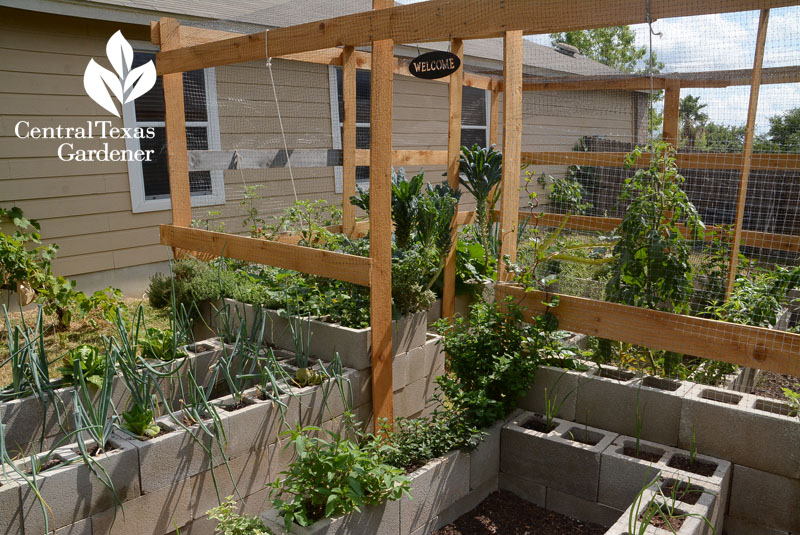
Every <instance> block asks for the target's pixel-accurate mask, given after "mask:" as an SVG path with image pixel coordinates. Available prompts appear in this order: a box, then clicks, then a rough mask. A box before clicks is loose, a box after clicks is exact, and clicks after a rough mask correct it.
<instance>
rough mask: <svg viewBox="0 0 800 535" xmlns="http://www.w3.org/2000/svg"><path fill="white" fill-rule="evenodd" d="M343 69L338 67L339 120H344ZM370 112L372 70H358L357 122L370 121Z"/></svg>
mask: <svg viewBox="0 0 800 535" xmlns="http://www.w3.org/2000/svg"><path fill="white" fill-rule="evenodd" d="M342 83H343V82H342V69H341V68H338V67H337V68H336V95H337V96H338V97H339V121H341V122H344V98H343V97H342ZM369 114H370V71H360V70H357V71H356V122H357V123H368V122H369Z"/></svg>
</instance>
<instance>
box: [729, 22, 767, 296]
mask: <svg viewBox="0 0 800 535" xmlns="http://www.w3.org/2000/svg"><path fill="white" fill-rule="evenodd" d="M768 24H769V9H764V10H762V11H761V16H760V17H759V20H758V35H757V37H756V54H755V59H754V60H753V80H752V84H751V85H750V103H749V105H748V107H747V126H746V129H745V133H744V150H743V152H744V159H743V161H742V177H741V180H740V181H739V198H738V200H737V202H736V222H735V223H734V226H733V243H732V244H731V260H730V263H729V265H728V281H727V285H726V286H725V298H726V299H727V298H728V297H730V295H731V292H733V286H734V283H735V282H736V272H737V268H738V266H739V244H740V243H741V241H742V224H743V223H744V209H745V204H746V202H747V182H748V179H749V177H750V168H751V165H752V161H751V160H752V156H753V138H754V137H755V129H756V111H757V110H758V92H759V89H760V88H761V66H762V65H763V63H764V46H765V45H766V42H767V26H768Z"/></svg>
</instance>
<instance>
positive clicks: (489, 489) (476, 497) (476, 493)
mask: <svg viewBox="0 0 800 535" xmlns="http://www.w3.org/2000/svg"><path fill="white" fill-rule="evenodd" d="M497 486H498V477H497V474H495V475H494V477H492V478H490V479H488V480H486V481H484V482H483V483H481V484H480V485H479V486H478V487H475V488H473V489H471V490H470V491H469V493H468V494H467V495H466V496H464V497H463V498H461V499H460V500H458V501H457V502H456V503H454V504H453V505H451V506H450V507H448V508H447V509H445V510H444V511H442V512H440V513H439V516H438V518H437V519H436V528H435V529H440V528H441V527H442V526H446V525H447V524H450V523H452V522H455V521H456V520H457V519H459V518H460V517H461V516H463V515H465V514H467V513H469V512H470V511H472V510H473V509H475V508H476V507H478V505H480V503H481V502H482V501H483V500H485V499H486V498H487V497H488V496H489V494H491V493H493V492H494V491H496V490H497Z"/></svg>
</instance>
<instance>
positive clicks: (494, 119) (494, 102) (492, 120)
mask: <svg viewBox="0 0 800 535" xmlns="http://www.w3.org/2000/svg"><path fill="white" fill-rule="evenodd" d="M499 85H500V84H498V83H497V82H496V81H495V82H494V83H492V93H491V101H490V103H489V105H490V109H489V146H490V147H491V146H492V145H497V134H498V131H499V130H500V88H499V87H498V86H499Z"/></svg>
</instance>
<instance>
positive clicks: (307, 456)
mask: <svg viewBox="0 0 800 535" xmlns="http://www.w3.org/2000/svg"><path fill="white" fill-rule="evenodd" d="M318 433H324V435H323V436H325V437H327V439H326V438H321V437H320V436H317V435H316V434H318ZM283 434H285V435H288V436H289V442H290V444H291V445H292V446H293V447H294V450H295V454H296V458H295V460H294V461H293V462H292V464H291V465H290V466H289V468H288V469H287V470H286V471H284V472H281V476H283V477H282V478H281V479H278V480H277V481H275V482H274V483H273V484H272V490H271V491H270V497H271V498H272V504H273V506H275V507H276V508H277V509H278V510H279V511H281V513H282V514H283V517H284V520H285V522H286V530H287V531H289V530H290V529H291V526H292V524H293V523H296V524H299V525H301V526H309V525H311V524H313V523H314V522H315V521H317V520H319V519H321V518H331V517H337V516H341V515H345V514H347V513H350V512H352V511H360V510H361V508H362V507H364V506H366V505H374V504H379V503H381V502H383V501H385V500H387V499H388V500H399V499H400V498H401V497H402V496H403V495H404V494H405V495H408V490H409V488H410V487H409V483H410V481H409V479H408V478H407V477H405V476H404V475H403V472H402V471H401V470H400V469H398V468H395V467H393V466H390V465H388V464H386V463H385V462H383V460H382V459H384V458H385V457H386V456H387V455H388V454H389V452H390V451H391V449H392V448H391V447H390V446H389V445H387V444H385V443H384V442H383V441H382V440H381V439H380V438H377V437H366V436H363V435H361V436H360V438H361V440H360V443H359V442H357V441H353V440H350V439H348V438H345V437H343V436H342V435H340V434H338V433H334V432H332V431H324V432H323V431H322V430H321V429H320V428H317V427H305V428H301V427H300V426H299V425H298V427H297V428H296V429H293V430H289V431H285V432H284V433H283Z"/></svg>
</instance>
